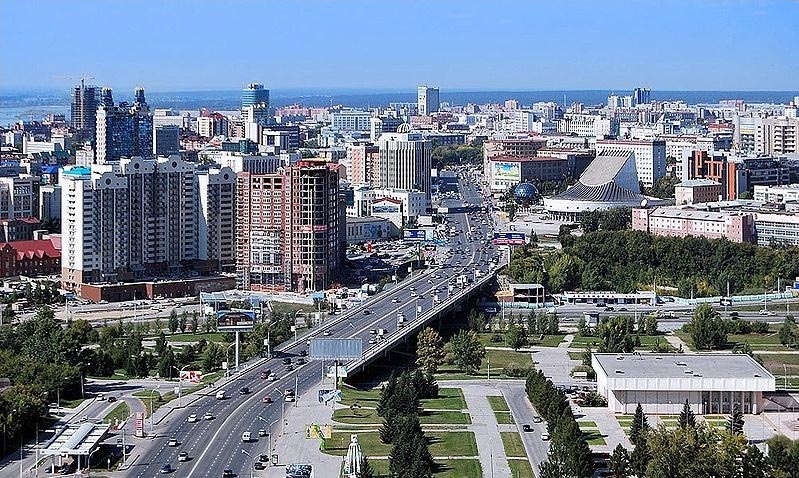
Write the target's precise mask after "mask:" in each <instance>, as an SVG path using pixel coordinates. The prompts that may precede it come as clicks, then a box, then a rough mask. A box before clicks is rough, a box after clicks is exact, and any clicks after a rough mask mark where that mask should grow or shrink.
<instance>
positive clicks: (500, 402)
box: [486, 395, 510, 412]
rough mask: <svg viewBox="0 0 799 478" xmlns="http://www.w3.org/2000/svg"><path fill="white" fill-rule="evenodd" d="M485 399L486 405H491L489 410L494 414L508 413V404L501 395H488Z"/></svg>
mask: <svg viewBox="0 0 799 478" xmlns="http://www.w3.org/2000/svg"><path fill="white" fill-rule="evenodd" d="M486 398H487V399H488V404H489V405H491V410H494V411H495V412H508V411H510V408H509V407H508V402H506V401H505V397H503V396H502V395H489V396H488V397H486Z"/></svg>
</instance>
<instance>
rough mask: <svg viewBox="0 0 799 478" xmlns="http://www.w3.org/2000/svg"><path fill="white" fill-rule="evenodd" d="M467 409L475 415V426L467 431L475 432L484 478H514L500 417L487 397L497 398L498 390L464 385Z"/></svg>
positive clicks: (473, 416)
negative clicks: (498, 418)
mask: <svg viewBox="0 0 799 478" xmlns="http://www.w3.org/2000/svg"><path fill="white" fill-rule="evenodd" d="M460 387H461V390H462V391H463V397H464V398H465V399H466V407H467V408H468V409H469V414H470V415H471V416H472V425H469V426H468V427H467V428H468V429H469V430H471V431H473V432H474V437H475V439H476V440H477V454H478V455H479V457H480V466H481V467H482V469H483V476H484V477H494V478H510V476H511V472H510V466H508V457H507V456H506V455H505V447H504V446H503V444H502V436H501V435H500V433H499V432H500V429H499V425H498V424H497V418H496V416H495V415H494V410H492V409H491V405H490V404H489V403H488V398H486V396H487V395H496V387H492V386H490V385H488V384H485V383H484V384H479V383H478V384H466V383H464V384H462V385H460Z"/></svg>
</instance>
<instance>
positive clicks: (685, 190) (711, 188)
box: [674, 179, 721, 206]
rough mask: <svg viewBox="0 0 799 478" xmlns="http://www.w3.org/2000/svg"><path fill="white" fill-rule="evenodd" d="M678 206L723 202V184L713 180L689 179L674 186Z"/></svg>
mask: <svg viewBox="0 0 799 478" xmlns="http://www.w3.org/2000/svg"><path fill="white" fill-rule="evenodd" d="M674 200H675V201H674V202H675V203H676V204H677V205H678V206H683V205H686V204H694V203H703V202H712V201H720V200H721V183H720V182H718V181H713V180H711V179H689V180H687V181H681V182H679V183H677V184H676V185H675V186H674Z"/></svg>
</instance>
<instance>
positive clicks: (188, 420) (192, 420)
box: [186, 413, 197, 423]
mask: <svg viewBox="0 0 799 478" xmlns="http://www.w3.org/2000/svg"><path fill="white" fill-rule="evenodd" d="M186 421H187V422H189V423H194V422H196V421H197V414H196V413H192V414H191V415H189V418H187V419H186Z"/></svg>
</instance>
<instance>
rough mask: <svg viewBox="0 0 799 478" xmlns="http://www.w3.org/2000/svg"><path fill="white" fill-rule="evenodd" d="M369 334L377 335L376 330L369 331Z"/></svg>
mask: <svg viewBox="0 0 799 478" xmlns="http://www.w3.org/2000/svg"><path fill="white" fill-rule="evenodd" d="M369 333H370V334H372V335H377V329H371V330H370V331H369Z"/></svg>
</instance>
